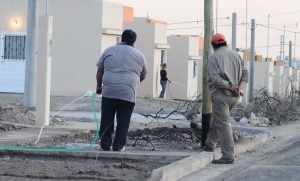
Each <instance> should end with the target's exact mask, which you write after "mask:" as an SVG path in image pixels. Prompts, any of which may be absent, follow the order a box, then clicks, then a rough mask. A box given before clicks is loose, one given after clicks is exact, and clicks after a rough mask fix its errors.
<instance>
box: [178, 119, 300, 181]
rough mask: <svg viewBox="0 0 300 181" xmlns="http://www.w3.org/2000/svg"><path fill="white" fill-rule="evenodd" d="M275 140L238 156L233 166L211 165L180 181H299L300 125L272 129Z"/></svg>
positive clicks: (293, 124)
mask: <svg viewBox="0 0 300 181" xmlns="http://www.w3.org/2000/svg"><path fill="white" fill-rule="evenodd" d="M271 130H272V133H273V140H272V142H271V143H269V144H267V145H264V146H261V147H259V148H257V149H256V150H253V151H251V152H248V153H246V154H243V155H239V156H238V157H237V159H236V163H235V164H234V165H212V164H210V165H208V166H207V167H206V168H204V169H202V170H201V171H198V172H196V173H194V174H191V175H189V176H187V177H184V178H182V179H181V181H196V180H197V181H199V180H201V181H202V180H214V181H224V180H228V181H240V180H243V181H260V180H266V181H268V180H272V181H274V180H275V181H298V180H299V178H300V122H299V121H298V122H294V123H292V124H289V125H284V126H281V127H276V128H271Z"/></svg>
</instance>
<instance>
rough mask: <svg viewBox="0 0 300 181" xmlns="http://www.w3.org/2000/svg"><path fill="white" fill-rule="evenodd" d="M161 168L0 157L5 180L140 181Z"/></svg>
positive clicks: (117, 162)
mask: <svg viewBox="0 0 300 181" xmlns="http://www.w3.org/2000/svg"><path fill="white" fill-rule="evenodd" d="M161 166H164V164H161V163H153V162H145V161H133V160H120V159H102V158H101V159H100V158H98V159H97V160H96V159H72V158H49V157H28V156H26V157H25V156H12V155H10V156H7V155H1V156H0V168H1V169H0V176H2V177H4V178H6V179H5V180H23V179H25V178H29V179H30V180H44V179H45V180H49V179H50V180H116V181H117V180H118V181H123V180H131V181H141V180H146V178H148V177H149V176H150V174H151V172H152V170H154V169H156V168H159V167H161ZM0 178H1V177H0ZM1 180H2V179H1Z"/></svg>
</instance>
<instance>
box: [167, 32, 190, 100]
mask: <svg viewBox="0 0 300 181" xmlns="http://www.w3.org/2000/svg"><path fill="white" fill-rule="evenodd" d="M168 43H169V44H170V46H171V48H170V49H169V50H168V59H169V60H168V61H169V62H170V63H169V64H168V75H169V79H170V80H171V81H172V83H171V84H170V94H171V95H170V96H171V98H174V99H182V100H186V99H187V86H188V74H189V73H188V71H189V70H188V59H189V57H188V53H189V50H188V49H189V37H179V36H174V35H173V36H169V37H168Z"/></svg>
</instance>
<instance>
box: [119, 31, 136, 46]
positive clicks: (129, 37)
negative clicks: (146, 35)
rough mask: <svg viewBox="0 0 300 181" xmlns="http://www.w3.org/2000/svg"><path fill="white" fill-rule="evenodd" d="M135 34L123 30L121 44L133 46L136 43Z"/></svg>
mask: <svg viewBox="0 0 300 181" xmlns="http://www.w3.org/2000/svg"><path fill="white" fill-rule="evenodd" d="M136 38H137V36H136V33H135V32H134V31H132V30H130V29H127V30H124V31H123V33H122V42H123V43H126V44H128V45H131V46H133V45H134V42H135V41H136Z"/></svg>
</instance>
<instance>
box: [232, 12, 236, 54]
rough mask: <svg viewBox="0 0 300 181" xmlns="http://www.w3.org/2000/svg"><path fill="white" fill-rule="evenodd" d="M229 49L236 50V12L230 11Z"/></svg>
mask: <svg viewBox="0 0 300 181" xmlns="http://www.w3.org/2000/svg"><path fill="white" fill-rule="evenodd" d="M231 38H232V39H231V49H232V50H233V51H236V13H232V36H231Z"/></svg>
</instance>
